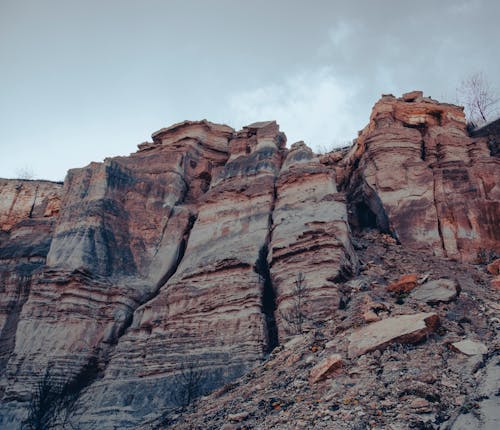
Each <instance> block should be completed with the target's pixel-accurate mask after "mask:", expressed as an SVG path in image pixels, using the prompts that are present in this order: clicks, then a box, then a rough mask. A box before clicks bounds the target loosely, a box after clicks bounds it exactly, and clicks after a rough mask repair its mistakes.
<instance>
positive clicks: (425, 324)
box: [348, 312, 439, 358]
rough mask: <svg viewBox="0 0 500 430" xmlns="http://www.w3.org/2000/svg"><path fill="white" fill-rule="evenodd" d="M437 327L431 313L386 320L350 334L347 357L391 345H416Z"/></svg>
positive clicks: (437, 321)
mask: <svg viewBox="0 0 500 430" xmlns="http://www.w3.org/2000/svg"><path fill="white" fill-rule="evenodd" d="M438 326H439V317H438V316H437V315H436V314H435V313H433V312H429V313H419V314H413V315H401V316H398V317H392V318H387V319H384V320H382V321H378V322H375V323H373V324H370V325H367V326H366V327H363V328H361V329H359V330H357V331H355V332H354V333H352V334H351V335H350V336H349V349H348V355H349V357H350V358H354V357H358V356H360V355H363V354H366V353H367V352H371V351H375V350H380V349H384V348H386V347H387V346H389V345H391V344H393V343H405V344H414V343H418V342H420V341H421V340H422V339H424V338H425V337H426V336H427V335H428V334H429V333H431V332H433V331H434V330H435V329H436V328H437V327H438Z"/></svg>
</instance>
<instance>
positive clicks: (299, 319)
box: [280, 272, 309, 334]
mask: <svg viewBox="0 0 500 430" xmlns="http://www.w3.org/2000/svg"><path fill="white" fill-rule="evenodd" d="M305 294H306V278H305V276H304V274H303V273H302V272H299V273H297V276H296V278H295V285H294V287H293V294H292V306H291V307H290V308H289V309H287V310H286V311H285V310H280V316H281V319H282V320H283V321H285V323H286V325H287V326H288V328H289V332H291V333H292V334H301V333H303V330H304V324H305V323H306V322H307V321H308V320H309V318H308V317H307V315H306V313H305V312H304V301H305Z"/></svg>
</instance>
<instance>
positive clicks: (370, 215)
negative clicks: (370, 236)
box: [356, 202, 378, 230]
mask: <svg viewBox="0 0 500 430" xmlns="http://www.w3.org/2000/svg"><path fill="white" fill-rule="evenodd" d="M356 215H357V221H358V227H359V229H360V230H364V229H370V228H373V229H376V228H377V227H378V225H377V216H376V215H375V213H374V212H373V211H372V210H371V209H370V208H369V207H368V205H367V204H366V203H365V202H360V203H357V204H356Z"/></svg>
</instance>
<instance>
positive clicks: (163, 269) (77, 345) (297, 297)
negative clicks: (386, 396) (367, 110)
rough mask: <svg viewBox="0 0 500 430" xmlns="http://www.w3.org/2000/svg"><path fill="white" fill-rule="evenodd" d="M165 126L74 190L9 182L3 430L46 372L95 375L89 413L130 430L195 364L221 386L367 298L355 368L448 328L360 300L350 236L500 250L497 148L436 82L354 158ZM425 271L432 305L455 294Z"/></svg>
mask: <svg viewBox="0 0 500 430" xmlns="http://www.w3.org/2000/svg"><path fill="white" fill-rule="evenodd" d="M152 137H153V141H152V142H146V143H143V144H141V145H139V151H138V152H136V153H134V154H132V155H130V156H128V157H115V158H110V159H106V160H105V161H104V162H102V163H91V164H90V165H89V166H87V167H84V168H80V169H73V170H70V171H69V173H68V175H67V178H66V180H65V183H64V188H62V185H61V184H54V183H49V182H44V181H5V180H1V181H0V197H1V198H0V330H1V332H0V335H1V337H0V378H1V382H0V396H1V402H2V403H1V405H0V426H1V427H2V428H18V423H19V422H20V421H21V419H22V417H23V414H25V412H26V406H27V404H28V402H29V399H30V396H31V394H32V393H33V391H34V388H35V387H36V385H37V383H38V381H40V380H41V379H43V377H44V375H46V374H50V376H51V378H52V379H53V380H54V381H56V382H61V381H68V380H71V381H73V382H74V381H80V382H82V381H81V379H79V378H80V376H81V375H82V372H83V371H85V372H86V373H85V375H86V380H85V383H83V382H82V383H81V385H80V386H79V389H81V392H80V393H79V394H80V400H79V407H78V410H77V413H76V415H75V416H74V417H72V419H73V423H74V424H77V425H78V426H79V427H80V428H96V426H99V428H103V429H107V428H115V427H119V428H127V427H131V426H134V425H136V424H137V423H138V422H140V421H141V420H143V419H144V418H145V417H146V416H150V415H151V416H155V415H158V414H161V413H162V411H163V408H164V407H166V406H168V405H172V404H176V403H179V402H180V400H179V399H182V397H183V393H182V389H183V383H182V380H184V381H185V378H186V377H189V375H191V376H196V377H197V378H199V379H198V384H197V385H198V388H199V389H200V390H201V391H204V390H209V389H211V388H214V387H216V386H218V385H220V384H222V383H224V382H225V381H228V380H230V379H232V378H234V377H236V376H238V375H241V374H242V373H243V372H245V371H246V370H247V369H249V368H250V367H252V366H254V365H255V364H256V363H258V362H259V361H260V360H262V359H264V358H265V357H266V356H267V354H268V353H270V352H271V351H272V350H273V348H274V347H275V346H277V345H278V344H279V343H282V342H283V341H284V340H286V339H287V338H288V337H289V336H291V335H293V334H297V333H300V332H302V331H303V330H309V329H311V328H314V327H319V326H321V324H323V323H324V322H325V321H326V320H328V319H330V318H333V320H335V321H337V322H340V321H342V324H344V325H346V324H348V323H349V321H351V319H350V317H349V315H348V314H349V312H351V311H350V310H349V309H350V308H349V306H353V307H354V308H356V307H357V308H358V310H360V311H363V312H362V313H361V315H362V318H361V319H359V321H360V324H364V323H367V322H370V321H372V322H373V321H378V322H375V323H373V324H371V325H369V326H367V327H361V328H360V329H359V331H356V333H357V334H356V335H353V336H352V337H350V344H349V345H350V346H349V349H350V351H351V353H350V355H351V357H352V358H353V360H357V357H358V356H359V355H362V354H365V353H366V352H367V351H372V350H377V349H380V348H385V347H386V346H387V345H388V344H391V342H393V341H394V342H400V341H410V342H414V341H415V342H416V341H418V340H419V339H420V337H421V336H424V335H426V334H428V333H429V332H430V331H431V329H432V330H434V329H435V328H436V327H435V326H436V324H435V322H436V321H434V320H433V319H432V318H431V319H432V321H430V323H429V320H428V318H427V317H428V314H416V316H412V317H411V318H416V320H413V319H411V320H408V321H407V320H406V319H405V318H403V317H398V318H403V319H402V320H401V319H398V318H394V319H389V318H387V316H388V315H385V314H386V312H387V311H388V309H389V308H388V306H386V305H385V304H384V303H378V302H377V303H375V302H374V301H371V300H368V301H366V300H365V305H360V303H362V300H361V299H360V298H359V297H360V296H358V297H355V294H358V293H360V294H361V290H362V289H363V290H366V289H368V288H371V286H369V285H368V284H366V285H365V283H364V282H363V280H358V281H356V282H354V283H347V280H348V279H349V278H350V277H353V276H355V275H356V274H357V272H358V268H359V266H362V269H363V270H369V267H370V261H368V262H367V261H365V262H363V263H364V264H362V265H360V264H359V261H358V257H357V256H356V253H355V252H354V249H353V246H352V243H351V242H352V235H351V230H350V228H351V227H352V228H353V229H355V230H362V229H365V228H377V229H379V230H381V231H383V232H385V233H389V234H391V235H392V236H393V237H390V236H389V235H387V234H386V235H382V236H381V238H382V239H383V240H384V241H385V242H387V243H386V244H387V245H388V246H389V245H391V246H393V245H395V244H396V242H397V241H399V243H401V244H402V245H404V246H406V247H408V248H414V249H418V250H424V251H425V252H432V253H434V254H436V255H440V256H446V257H452V258H454V259H460V260H464V261H471V260H474V259H475V258H476V257H477V256H481V257H484V256H494V254H495V251H496V252H499V253H500V249H499V243H500V236H499V235H500V230H499V229H498V225H499V219H500V214H499V204H500V188H499V184H500V178H499V172H500V169H499V160H498V157H496V156H495V150H494V149H495V147H494V145H493V146H492V145H491V142H490V141H488V139H490V137H488V138H486V137H482V136H481V135H478V136H476V137H472V138H471V137H469V135H468V134H467V131H466V127H465V121H464V117H463V112H462V110H461V108H458V107H456V106H452V105H446V104H439V103H437V102H436V101H434V100H431V99H429V98H424V97H423V96H422V94H421V93H420V92H413V93H409V94H406V95H404V96H403V98H401V99H396V98H395V97H393V96H383V97H382V99H381V100H380V101H379V102H378V103H377V104H376V105H375V107H374V110H373V113H372V116H371V119H370V123H369V124H368V126H367V127H366V128H365V129H364V130H363V131H362V132H361V133H360V135H359V137H358V139H357V141H356V142H355V144H354V145H353V146H352V147H351V148H350V149H344V150H340V151H337V152H336V153H332V154H327V155H324V156H321V157H319V156H316V155H315V154H313V153H312V151H311V150H310V149H309V148H308V147H307V146H306V145H305V144H303V143H297V144H294V145H292V147H291V149H290V150H287V149H286V148H285V140H286V139H285V136H284V135H283V134H282V133H281V132H280V131H279V128H278V125H277V124H276V123H275V122H274V121H269V122H260V123H254V124H251V125H249V126H247V127H244V128H243V130H241V131H240V132H238V133H236V132H235V131H234V130H233V129H231V128H230V127H227V126H224V125H216V124H212V123H210V122H208V121H205V120H204V121H197V122H189V121H186V122H183V123H179V124H175V125H173V126H172V127H169V128H165V129H161V130H160V131H158V132H156V133H154V134H153V136H152ZM490 140H491V139H490ZM492 148H493V149H492ZM348 221H349V222H348ZM349 223H350V225H349ZM350 226H351V227H350ZM356 249H358V250H359V249H361V248H359V244H358V245H357V248H356ZM377 258H382V257H378V256H377ZM386 280H387V278H386ZM416 280H417V277H416V276H415V282H414V285H412V288H413V287H416V289H415V291H417V293H419V292H420V294H422V292H425V293H426V294H425V298H424V299H425V301H427V302H428V303H430V304H431V305H433V306H434V305H435V306H441V303H442V302H443V301H444V302H447V301H450V300H456V298H455V295H456V294H455V293H456V292H457V291H458V290H457V291H455V292H454V291H452V292H451V295H449V294H448V291H444V292H443V291H441V293H443V294H445V295H446V297H445V299H444V300H443V299H442V297H443V294H441V295H440V296H439V298H438V300H437V301H436V300H435V296H436V291H434V290H432V291H426V290H425V289H426V288H430V286H429V285H426V284H424V285H423V286H421V287H420V289H421V290H422V291H420V290H419V289H418V287H417V282H416ZM374 282H375V281H374ZM376 282H384V279H382V278H377V280H376ZM429 284H430V283H429ZM356 285H357V287H356ZM358 287H359V288H358ZM383 288H384V291H385V288H386V287H385V286H384V287H383ZM424 290H425V291H424ZM408 291H409V290H408ZM365 292H366V291H365ZM417 293H415V295H416V296H417V298H418V294H417ZM429 297H430V299H429ZM351 299H353V300H352V301H351V302H350V300H351ZM410 299H411V300H414V299H415V296H413V295H412V297H410ZM431 299H432V300H431ZM422 300H423V299H422ZM349 303H351V304H349ZM448 304H449V303H446V305H448ZM360 306H361V308H360ZM450 306H451V305H450ZM339 311H340V312H339ZM352 312H354V313H355V312H357V311H352ZM376 312H378V313H376ZM356 321H358V320H356ZM401 322H404V323H405V324H406V326H408V327H406V326H405V327H406V328H408V330H406V328H405V330H406V331H404V330H403V331H402V332H401V333H400V332H398V328H401V327H399V325H401V326H402V324H400V323H401ZM407 323H408V324H407ZM428 323H429V324H428ZM398 324H399V325H398ZM387 326H389V327H388V328H387ZM339 327H340V326H339ZM394 327H395V331H394V330H393V329H394ZM381 328H382V329H383V332H384V333H383V336H382V337H381V339H379V340H377V342H379V343H377V344H376V345H375V344H373V345H372V344H371V343H369V342H368V343H366V338H367V337H368V338H369V337H370V330H372V329H373V330H374V329H377V330H378V329H381ZM403 328H404V327H403ZM367 333H368V335H367ZM387 333H389V334H387ZM374 336H375V337H377V336H378V335H377V334H375V335H374ZM335 369H336V367H335Z"/></svg>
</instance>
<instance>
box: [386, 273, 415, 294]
mask: <svg viewBox="0 0 500 430" xmlns="http://www.w3.org/2000/svg"><path fill="white" fill-rule="evenodd" d="M417 281H418V275H417V274H415V273H412V274H409V275H403V276H401V277H400V278H399V279H398V280H397V281H395V282H392V283H391V284H390V285H389V286H388V287H387V291H389V292H391V293H395V294H403V293H409V292H410V291H411V290H413V289H414V288H415V287H416V286H417Z"/></svg>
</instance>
